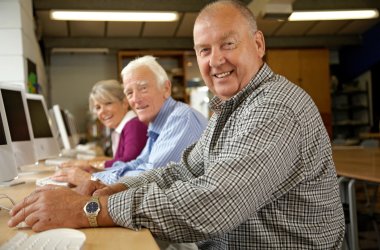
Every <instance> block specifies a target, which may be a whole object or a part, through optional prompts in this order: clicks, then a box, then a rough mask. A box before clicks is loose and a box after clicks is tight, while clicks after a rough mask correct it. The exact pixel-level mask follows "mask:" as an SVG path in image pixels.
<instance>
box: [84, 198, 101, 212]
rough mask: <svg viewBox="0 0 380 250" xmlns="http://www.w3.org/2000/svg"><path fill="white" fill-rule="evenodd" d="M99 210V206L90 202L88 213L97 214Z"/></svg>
mask: <svg viewBox="0 0 380 250" xmlns="http://www.w3.org/2000/svg"><path fill="white" fill-rule="evenodd" d="M98 209H99V205H98V203H96V202H95V201H91V202H89V203H88V204H87V206H86V212H87V213H95V212H96V211H97V210H98Z"/></svg>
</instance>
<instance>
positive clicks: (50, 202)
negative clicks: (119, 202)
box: [8, 186, 90, 232]
mask: <svg viewBox="0 0 380 250" xmlns="http://www.w3.org/2000/svg"><path fill="white" fill-rule="evenodd" d="M89 199H90V197H89V196H83V195H80V194H78V193H76V192H74V191H72V190H71V189H69V188H58V187H52V186H47V187H44V188H40V189H37V190H36V191H34V192H33V193H31V194H30V195H29V196H27V197H25V198H24V200H23V201H21V202H20V203H18V204H16V205H15V206H14V208H13V209H12V210H11V211H10V215H11V216H12V218H11V219H10V220H9V221H8V226H9V227H15V226H16V225H18V224H19V223H20V222H22V221H25V223H26V224H27V225H28V226H30V227H31V228H32V230H33V231H36V232H39V231H44V230H48V229H52V228H58V227H69V228H81V227H88V219H87V217H86V216H85V214H84V212H83V207H84V205H85V204H86V202H87V201H88V200H89Z"/></svg>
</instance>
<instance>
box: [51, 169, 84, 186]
mask: <svg viewBox="0 0 380 250" xmlns="http://www.w3.org/2000/svg"><path fill="white" fill-rule="evenodd" d="M52 179H53V180H55V181H63V182H68V183H71V184H74V185H76V186H78V185H79V184H81V183H83V182H85V181H88V180H90V179H91V174H90V173H88V172H86V171H84V170H82V169H80V168H76V167H71V168H63V169H60V170H58V171H57V172H56V173H55V174H54V175H53V176H52Z"/></svg>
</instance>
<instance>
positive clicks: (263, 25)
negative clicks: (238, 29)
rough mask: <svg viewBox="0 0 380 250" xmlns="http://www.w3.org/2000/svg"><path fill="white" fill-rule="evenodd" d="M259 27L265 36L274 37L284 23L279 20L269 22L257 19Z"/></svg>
mask: <svg viewBox="0 0 380 250" xmlns="http://www.w3.org/2000/svg"><path fill="white" fill-rule="evenodd" d="M256 21H257V27H258V29H259V30H261V31H262V32H263V33H264V35H265V36H272V35H273V34H274V32H275V31H276V30H277V29H278V27H280V26H281V25H282V24H283V22H281V21H277V20H268V19H262V18H257V20H256Z"/></svg>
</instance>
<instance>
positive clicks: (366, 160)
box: [333, 147, 380, 249]
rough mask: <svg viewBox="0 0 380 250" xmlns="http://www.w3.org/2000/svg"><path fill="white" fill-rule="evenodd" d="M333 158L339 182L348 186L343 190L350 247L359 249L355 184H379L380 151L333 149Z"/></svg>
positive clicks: (372, 149)
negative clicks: (345, 198)
mask: <svg viewBox="0 0 380 250" xmlns="http://www.w3.org/2000/svg"><path fill="white" fill-rule="evenodd" d="M333 158H334V163H335V167H336V170H337V174H338V175H339V176H340V178H339V181H340V184H341V185H342V184H343V182H347V183H348V184H347V185H346V186H345V188H344V194H345V195H347V198H348V203H349V213H350V229H349V233H350V245H351V246H353V247H354V249H358V248H359V242H358V231H357V230H358V226H357V218H356V213H357V211H356V194H355V182H356V181H364V182H372V183H380V149H379V148H358V147H355V148H352V149H351V148H349V147H346V148H334V149H333Z"/></svg>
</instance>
